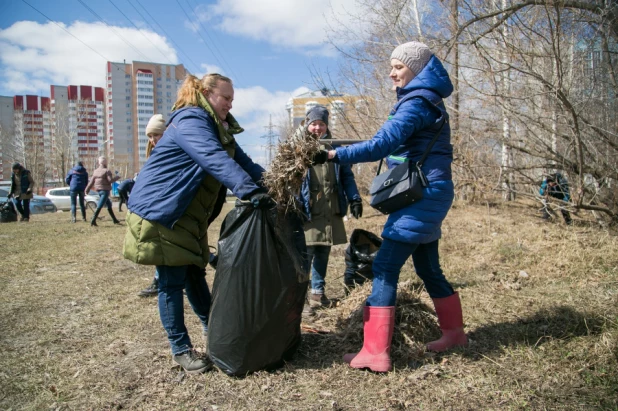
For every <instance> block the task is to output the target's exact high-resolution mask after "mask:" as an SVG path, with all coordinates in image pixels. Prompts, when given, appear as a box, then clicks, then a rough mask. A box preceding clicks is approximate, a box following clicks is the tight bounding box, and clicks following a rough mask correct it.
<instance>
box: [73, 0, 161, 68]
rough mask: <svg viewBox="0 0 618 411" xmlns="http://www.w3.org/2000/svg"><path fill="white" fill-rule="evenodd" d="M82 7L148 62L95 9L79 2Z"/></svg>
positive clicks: (146, 59)
mask: <svg viewBox="0 0 618 411" xmlns="http://www.w3.org/2000/svg"><path fill="white" fill-rule="evenodd" d="M77 1H78V2H79V3H80V4H81V5H82V6H84V7H85V8H86V10H88V11H89V12H90V13H92V14H93V15H94V16H95V17H96V18H97V19H99V21H100V22H101V23H103V24H105V25H106V26H107V27H108V28H109V29H110V30H111V31H112V32H114V34H115V35H116V36H118V37H119V38H120V39H121V40H122V41H123V42H124V43H125V44H126V45H127V46H129V47H131V48H132V49H133V50H135V52H137V54H139V55H140V56H142V57H143V58H144V61H148V60H149V59H148V57H147V56H146V55H145V54H144V53H142V52H141V51H140V50H139V49H138V48H136V47H135V46H134V45H133V44H131V43H130V42H129V41H128V40H126V39H125V38H124V37H122V36H121V35H120V33H118V32H117V31H116V29H114V27H113V26H110V25H109V24H107V22H106V21H105V20H103V18H102V17H101V16H99V15H98V14H97V13H96V12H95V11H94V10H93V9H91V8H90V7H89V6H88V5H86V3H84V2H83V1H82V0H77Z"/></svg>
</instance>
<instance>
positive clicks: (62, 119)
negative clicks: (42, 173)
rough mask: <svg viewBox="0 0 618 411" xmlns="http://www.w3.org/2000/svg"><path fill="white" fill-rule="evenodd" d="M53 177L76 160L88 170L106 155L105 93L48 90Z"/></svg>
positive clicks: (99, 90) (95, 89)
mask: <svg viewBox="0 0 618 411" xmlns="http://www.w3.org/2000/svg"><path fill="white" fill-rule="evenodd" d="M50 96H51V123H52V151H53V156H54V160H55V166H56V167H55V169H54V176H55V178H56V179H61V178H64V174H65V173H66V172H67V171H68V170H69V169H70V168H71V167H72V166H73V165H75V163H77V161H82V162H83V163H84V165H85V166H86V167H87V168H88V169H94V168H96V166H97V158H98V157H99V156H101V155H106V152H107V149H106V138H105V90H104V89H103V88H102V87H93V86H84V85H80V86H76V85H69V86H58V85H52V86H51V87H50Z"/></svg>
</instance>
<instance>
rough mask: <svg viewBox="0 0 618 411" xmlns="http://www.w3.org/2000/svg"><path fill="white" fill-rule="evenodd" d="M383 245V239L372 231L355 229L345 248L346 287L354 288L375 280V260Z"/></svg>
mask: <svg viewBox="0 0 618 411" xmlns="http://www.w3.org/2000/svg"><path fill="white" fill-rule="evenodd" d="M381 246H382V239H381V238H380V237H378V236H377V235H375V234H373V233H372V232H369V231H366V230H362V229H360V228H357V229H355V230H354V231H353V232H352V235H351V236H350V244H349V245H348V248H347V249H346V250H345V264H346V270H345V276H344V283H345V285H346V287H349V288H353V287H355V286H357V285H361V284H363V283H364V282H365V281H367V280H373V271H372V267H373V260H375V258H376V255H377V254H378V250H379V249H380V247H381Z"/></svg>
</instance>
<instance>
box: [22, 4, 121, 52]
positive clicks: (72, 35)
mask: <svg viewBox="0 0 618 411" xmlns="http://www.w3.org/2000/svg"><path fill="white" fill-rule="evenodd" d="M21 1H23V2H24V3H26V4H27V5H28V6H30V7H31V8H32V9H33V10H34V11H36V12H37V13H39V14H40V15H41V16H43V17H45V18H46V19H47V20H49V21H50V22H51V23H54V24H55V25H56V26H58V27H60V28H61V29H62V30H64V31H65V32H66V33H67V34H69V35H70V36H71V37H73V38H75V39H76V40H77V41H79V42H80V43H82V44H83V45H84V46H86V47H88V48H89V49H90V50H92V51H93V52H95V53H96V54H98V55H99V56H101V57H102V58H103V59H104V60H105V61H111V60H110V59H108V58H107V57H105V56H104V55H103V54H101V53H99V52H98V51H96V50H95V49H93V48H92V47H90V46H89V45H88V44H86V43H85V42H84V41H82V40H81V39H80V38H79V37H77V36H76V35H74V34H73V33H71V32H70V31H69V30H67V29H66V28H64V27H62V26H61V25H60V24H58V23H56V22H55V21H53V20H52V19H50V18H49V17H47V16H46V15H45V14H43V12H41V11H40V10H39V9H37V8H36V7H34V6H33V5H32V4H30V3H28V2H27V1H26V0H21Z"/></svg>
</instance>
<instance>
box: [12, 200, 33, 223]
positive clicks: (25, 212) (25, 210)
mask: <svg viewBox="0 0 618 411" xmlns="http://www.w3.org/2000/svg"><path fill="white" fill-rule="evenodd" d="M13 203H15V207H17V211H19V214H21V216H22V218H30V199H24V200H20V199H19V198H14V199H13Z"/></svg>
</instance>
